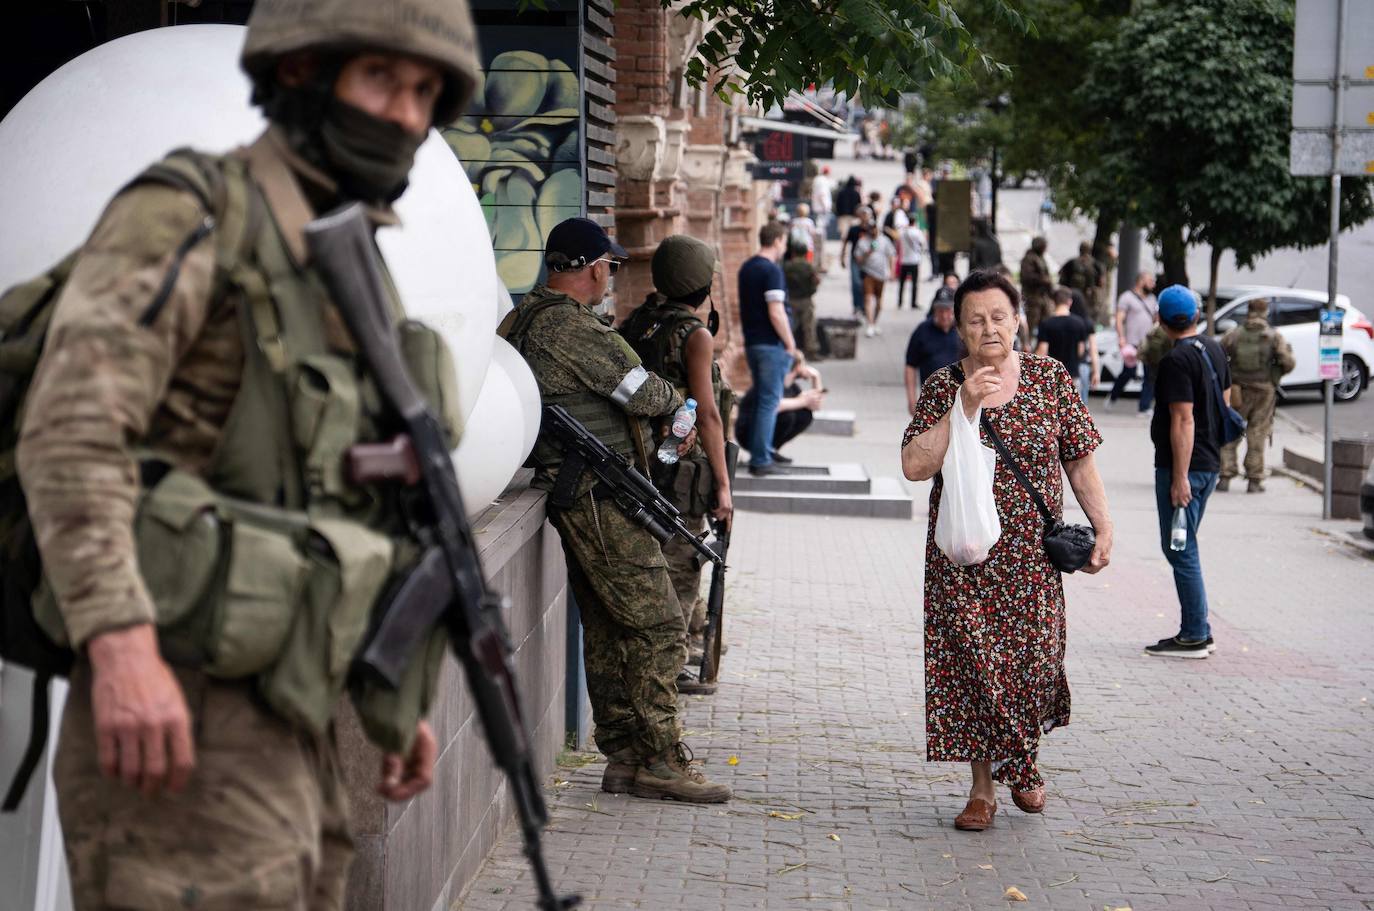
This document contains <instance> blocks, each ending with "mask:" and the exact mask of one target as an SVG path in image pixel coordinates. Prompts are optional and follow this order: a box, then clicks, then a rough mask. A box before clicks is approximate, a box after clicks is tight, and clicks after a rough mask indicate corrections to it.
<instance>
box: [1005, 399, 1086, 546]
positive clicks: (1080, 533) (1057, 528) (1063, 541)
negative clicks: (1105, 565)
mask: <svg viewBox="0 0 1374 911" xmlns="http://www.w3.org/2000/svg"><path fill="white" fill-rule="evenodd" d="M982 423H983V429H984V430H986V431H987V433H988V438H989V439H991V440H992V445H993V446H995V447H997V454H998V455H999V456H1001V457H1002V461H1004V462H1006V463H1007V467H1008V468H1010V469H1011V473H1012V474H1014V475H1016V480H1017V481H1019V482H1021V486H1022V487H1024V488H1026V492H1027V493H1029V494H1030V495H1031V499H1032V500H1034V501H1035V508H1036V509H1038V510H1040V515H1041V516H1042V517H1043V518H1044V520H1045V550H1046V551H1047V552H1048V553H1049V555H1050V562H1051V563H1053V564H1054V566H1055V568H1056V569H1058V570H1059V571H1060V572H1062V573H1071V572H1075V571H1077V570H1080V569H1082V568H1083V567H1085V566H1087V565H1088V561H1089V560H1090V559H1092V555H1093V547H1094V546H1095V545H1096V544H1097V533H1096V532H1094V531H1093V530H1092V527H1091V526H1088V525H1069V524H1067V523H1065V522H1064V520H1062V519H1058V518H1055V515H1054V513H1052V512H1050V510H1049V507H1048V506H1046V505H1045V501H1044V499H1042V498H1041V496H1040V492H1039V491H1038V490H1036V489H1035V487H1034V486H1032V485H1031V482H1030V478H1028V477H1026V475H1025V473H1024V472H1022V471H1021V466H1019V465H1017V464H1016V459H1014V458H1012V455H1011V451H1010V450H1009V449H1007V447H1006V444H1005V443H1003V442H1002V438H1001V437H999V436H998V435H997V431H995V430H993V429H992V424H990V423H989V422H988V416H987V415H986V414H984V415H983V422H982Z"/></svg>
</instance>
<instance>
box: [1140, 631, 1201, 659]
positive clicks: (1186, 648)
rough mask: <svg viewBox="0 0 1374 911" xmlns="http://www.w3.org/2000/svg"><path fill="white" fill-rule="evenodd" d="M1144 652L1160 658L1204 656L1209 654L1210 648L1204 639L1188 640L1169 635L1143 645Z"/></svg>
mask: <svg viewBox="0 0 1374 911" xmlns="http://www.w3.org/2000/svg"><path fill="white" fill-rule="evenodd" d="M1145 654H1147V655H1155V656H1157V657H1160V658H1206V657H1207V656H1208V655H1210V654H1211V650H1210V649H1208V647H1207V640H1206V639H1201V640H1199V641H1197V642H1188V641H1187V640H1184V639H1180V638H1178V637H1177V636H1171V637H1170V638H1168V639H1160V640H1159V641H1158V642H1156V643H1155V644H1154V645H1147V646H1145Z"/></svg>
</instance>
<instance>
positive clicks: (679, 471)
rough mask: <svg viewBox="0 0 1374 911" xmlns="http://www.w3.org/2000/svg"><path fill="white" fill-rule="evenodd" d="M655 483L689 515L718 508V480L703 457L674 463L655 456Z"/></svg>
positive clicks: (674, 503)
mask: <svg viewBox="0 0 1374 911" xmlns="http://www.w3.org/2000/svg"><path fill="white" fill-rule="evenodd" d="M653 482H654V486H655V487H657V488H658V489H659V490H661V491H663V495H664V496H665V497H667V498H668V499H669V500H671V501H672V502H673V505H674V506H676V507H677V508H678V509H680V510H682V512H683V513H684V514H686V515H689V516H704V515H706V514H707V513H709V512H710V511H711V510H712V509H715V505H716V503H715V500H716V480H715V476H714V475H712V473H711V463H710V462H708V461H707V460H706V459H705V458H704V457H703V458H685V459H679V460H678V461H677V462H676V463H675V464H673V465H664V464H663V463H662V462H660V461H658V460H657V459H655V460H654V466H653Z"/></svg>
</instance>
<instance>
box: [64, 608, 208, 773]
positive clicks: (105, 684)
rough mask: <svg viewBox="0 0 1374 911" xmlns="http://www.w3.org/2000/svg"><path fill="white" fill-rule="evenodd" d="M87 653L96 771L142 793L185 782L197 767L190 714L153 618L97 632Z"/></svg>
mask: <svg viewBox="0 0 1374 911" xmlns="http://www.w3.org/2000/svg"><path fill="white" fill-rule="evenodd" d="M86 654H87V655H88V657H89V658H90V661H91V672H92V678H91V712H92V714H93V715H94V716H95V737H96V744H97V746H96V749H97V754H98V755H97V758H98V759H99V762H100V772H101V774H102V775H104V776H105V777H107V778H115V777H118V778H119V779H120V780H121V781H123V782H124V783H125V784H126V785H128V786H129V787H131V788H132V787H136V788H138V789H139V790H140V791H142V792H143V794H144V796H147V797H151V796H153V795H154V794H156V793H157V792H158V791H159V790H161V789H162V788H164V787H165V788H167V789H168V790H171V791H180V790H181V789H182V788H184V787H186V782H187V779H189V778H190V776H191V770H192V769H194V768H195V765H196V751H195V743H194V741H193V739H192V737H191V713H190V711H189V710H188V709H187V708H186V697H185V696H184V695H183V694H182V692H181V685H180V684H179V683H177V679H176V677H175V676H174V675H173V674H172V669H171V668H170V667H168V665H167V662H165V661H163V660H162V654H161V652H159V651H158V647H157V632H156V630H154V629H153V626H152V624H150V623H143V624H140V625H138V626H131V627H127V628H125V629H120V630H114V631H113V632H108V633H102V634H101V635H99V636H96V637H94V638H93V639H91V641H90V642H89V643H88V644H87V648H86Z"/></svg>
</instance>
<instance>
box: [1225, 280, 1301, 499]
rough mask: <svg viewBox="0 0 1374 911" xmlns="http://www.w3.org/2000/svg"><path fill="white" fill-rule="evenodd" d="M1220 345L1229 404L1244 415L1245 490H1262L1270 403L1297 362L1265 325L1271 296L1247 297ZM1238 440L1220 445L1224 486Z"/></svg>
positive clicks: (1271, 425)
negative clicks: (1240, 317)
mask: <svg viewBox="0 0 1374 911" xmlns="http://www.w3.org/2000/svg"><path fill="white" fill-rule="evenodd" d="M1221 348H1222V350H1223V351H1225V352H1226V357H1227V359H1228V360H1230V362H1231V407H1232V408H1234V409H1236V410H1237V411H1239V412H1240V413H1241V416H1242V417H1244V418H1245V420H1246V425H1245V478H1246V480H1247V481H1248V482H1249V483H1248V484H1247V485H1246V492H1247V493H1263V492H1264V447H1265V446H1267V445H1268V444H1269V437H1270V435H1271V434H1272V433H1273V429H1274V405H1275V401H1276V398H1277V393H1278V387H1279V380H1281V379H1282V378H1283V375H1284V374H1285V373H1289V372H1291V371H1292V370H1293V368H1294V367H1295V366H1297V361H1296V360H1295V359H1294V357H1293V349H1292V347H1291V346H1290V345H1289V344H1288V341H1287V340H1286V339H1285V338H1284V337H1283V336H1282V335H1279V333H1278V331H1277V330H1276V329H1274V327H1273V326H1270V325H1269V301H1268V300H1267V299H1266V298H1262V297H1257V298H1255V299H1254V300H1252V301H1250V307H1249V311H1248V313H1247V314H1246V317H1245V322H1244V323H1243V324H1241V325H1239V326H1237V327H1235V328H1234V329H1232V330H1231V331H1230V332H1228V333H1226V335H1224V336H1222V339H1221ZM1239 454H1240V440H1236V441H1234V442H1232V443H1228V444H1226V445H1225V446H1223V447H1222V449H1221V480H1219V481H1218V482H1217V490H1227V489H1229V488H1230V486H1231V479H1232V478H1234V477H1235V476H1236V475H1238V474H1239V473H1240V471H1239V469H1238V467H1237V457H1238V456H1239Z"/></svg>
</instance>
